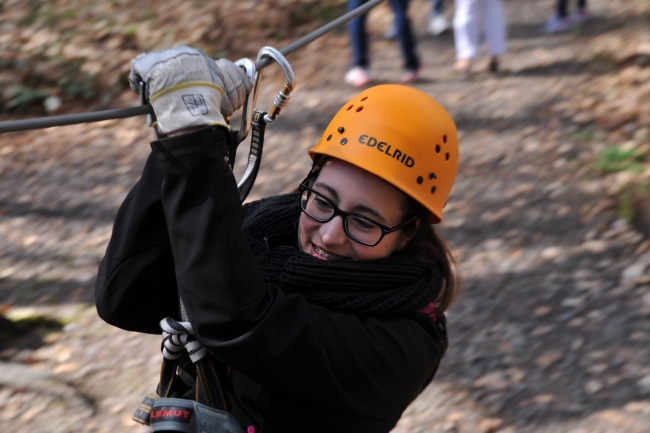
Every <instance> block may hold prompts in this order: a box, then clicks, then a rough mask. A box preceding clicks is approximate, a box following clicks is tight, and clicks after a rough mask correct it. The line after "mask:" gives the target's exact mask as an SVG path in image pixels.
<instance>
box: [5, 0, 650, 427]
mask: <svg viewBox="0 0 650 433" xmlns="http://www.w3.org/2000/svg"><path fill="white" fill-rule="evenodd" d="M551 3H552V2H549V1H532V0H516V1H515V0H509V1H506V2H505V5H506V7H507V15H508V22H509V23H510V24H509V33H510V52H509V54H508V55H507V56H505V57H504V60H503V70H502V72H500V73H499V74H498V75H488V74H487V73H484V72H482V71H480V68H482V64H480V63H477V66H476V69H477V72H476V73H475V74H473V75H472V76H471V77H469V78H464V77H458V76H454V75H453V74H452V73H451V72H450V66H451V64H452V62H453V60H454V53H453V39H452V36H451V35H449V34H446V35H443V36H441V37H438V38H432V37H430V36H428V35H426V34H425V31H424V29H425V28H426V15H427V11H428V8H429V5H428V3H427V2H415V3H414V5H413V10H412V15H413V16H414V21H415V25H416V28H417V29H418V32H419V33H420V36H421V39H420V40H421V42H420V46H419V51H420V53H421V55H422V57H423V61H424V69H423V80H422V81H421V82H419V83H417V84H416V87H418V88H420V89H422V90H424V91H426V92H429V93H431V94H432V95H434V96H435V97H436V98H438V99H439V100H440V101H441V103H442V104H443V105H444V106H446V107H447V108H448V109H449V110H450V112H451V113H452V115H453V116H454V118H455V119H456V120H457V124H458V127H459V130H460V141H461V166H460V171H459V177H458V180H457V183H456V185H455V187H454V191H453V193H452V198H451V200H450V202H449V205H448V206H447V210H446V212H447V213H446V219H445V223H444V225H443V227H442V228H441V230H442V233H443V235H444V236H445V237H446V238H447V239H448V240H449V241H450V243H451V244H452V246H453V248H454V250H455V251H456V252H457V256H458V261H459V264H460V269H461V272H462V275H463V282H464V284H463V290H462V293H461V295H460V296H459V298H458V300H457V301H456V303H455V304H454V306H453V307H452V309H451V311H450V312H449V332H450V344H451V345H450V349H449V352H448V353H447V355H446V356H445V359H444V360H443V363H442V366H441V369H440V371H439V373H438V375H437V377H436V379H435V381H434V383H433V384H432V385H431V386H430V387H429V388H427V389H426V390H425V391H424V392H423V393H422V395H421V396H420V397H419V398H418V399H417V400H416V401H415V402H414V403H413V404H412V405H411V407H409V408H408V409H407V411H406V412H405V413H404V416H403V418H402V420H401V421H400V422H399V424H398V425H397V427H396V428H395V430H394V433H398V432H399V433H406V432H410V433H416V432H458V433H464V432H484V433H489V432H500V433H512V432H535V433H546V432H571V433H578V432H603V433H605V432H606V433H621V432H625V433H628V432H629V433H632V432H650V361H649V360H650V321H649V320H648V319H649V318H650V278H649V273H648V269H649V268H650V242H649V241H647V240H645V239H644V238H643V236H642V235H641V234H640V233H638V232H636V231H635V230H634V229H633V228H632V227H631V226H630V225H629V224H627V223H626V222H625V221H624V220H621V219H618V218H617V215H616V212H615V209H613V208H612V204H611V200H610V199H609V198H608V197H609V193H611V189H612V183H616V182H617V181H618V180H613V179H612V178H604V177H601V176H596V175H595V174H594V173H593V171H592V170H591V169H590V164H591V162H592V161H593V160H594V158H595V157H596V155H597V154H598V152H599V151H600V150H602V149H603V148H604V146H605V144H606V143H605V139H604V138H603V136H602V135H599V134H598V130H597V128H596V127H595V126H594V125H597V124H598V123H597V118H596V116H597V114H596V113H592V112H589V111H586V112H585V110H583V109H582V108H581V106H580V103H581V101H583V100H584V98H585V97H586V95H588V94H589V92H590V91H591V90H590V89H591V87H590V86H592V85H593V83H594V80H595V79H596V77H599V76H600V75H603V74H600V73H599V70H598V68H597V65H598V62H599V61H600V58H597V57H596V56H595V54H594V52H595V51H594V50H595V49H594V47H593V40H594V39H595V38H604V37H608V35H611V36H612V37H615V36H616V34H617V33H618V32H621V31H622V29H623V26H624V24H625V17H626V15H625V9H624V8H623V7H622V4H623V3H624V2H623V1H622V0H618V1H611V2H608V1H605V0H594V1H592V2H590V7H591V8H592V12H593V15H594V18H593V19H592V21H591V22H589V23H587V24H586V25H585V26H584V27H583V28H582V29H581V30H579V31H576V32H572V33H569V34H564V35H559V36H546V35H544V34H542V32H541V28H542V25H543V22H544V20H545V18H547V16H548V15H549V12H550V10H551ZM373 16H374V21H373V26H372V33H373V35H374V36H375V39H374V40H373V45H372V50H373V62H374V63H373V69H372V73H373V76H374V77H375V78H376V80H377V81H378V82H390V81H394V80H395V79H396V78H397V77H398V76H399V73H400V70H399V67H400V64H401V58H400V55H399V52H398V51H397V50H396V48H395V47H394V45H393V44H392V43H391V42H389V41H382V40H380V38H379V35H381V33H382V32H383V31H384V30H385V28H386V27H387V25H388V23H389V20H390V13H389V12H388V11H387V9H381V10H378V11H376V12H374V15H373ZM649 40H650V36H649ZM311 50H312V51H311V52H312V53H313V52H315V50H329V51H323V52H328V53H331V52H340V53H341V56H342V57H340V58H337V57H331V58H330V57H325V56H323V57H322V58H321V59H320V60H319V62H316V65H317V66H318V67H319V69H318V70H316V71H314V68H315V66H314V62H312V63H307V62H305V61H303V60H300V59H296V60H295V61H294V60H293V59H291V58H290V60H291V61H292V63H293V65H294V69H295V72H296V76H297V77H298V85H299V87H298V89H297V90H296V92H295V95H294V97H293V99H292V101H291V103H290V105H289V106H288V107H287V109H286V110H285V112H284V113H283V115H282V117H281V119H280V120H279V121H278V122H277V123H276V124H274V125H271V126H270V127H269V128H268V130H267V137H268V138H267V142H266V143H267V144H266V149H267V150H266V152H265V159H264V162H263V166H262V171H261V174H260V176H259V179H258V182H257V184H256V186H255V188H254V190H253V193H252V194H251V197H250V199H255V198H260V197H264V196H267V195H270V194H276V193H279V192H285V191H289V190H290V189H292V188H293V187H295V185H296V183H297V181H299V179H300V178H301V176H302V175H303V174H304V172H305V170H307V168H308V167H309V162H308V158H307V157H306V154H305V151H306V149H308V148H309V147H310V146H311V145H312V143H314V142H315V140H316V139H317V137H318V135H319V131H321V130H322V129H323V128H324V126H325V125H326V124H327V120H328V119H329V118H331V116H332V115H333V114H334V113H335V111H336V109H337V108H338V107H339V106H340V105H341V104H342V103H343V102H344V101H346V100H347V99H348V98H349V97H350V96H351V95H352V94H353V92H352V91H351V90H350V89H349V88H345V87H343V86H341V83H340V81H341V80H340V77H342V76H343V74H344V72H345V70H346V65H345V64H344V63H343V61H342V60H341V59H345V58H346V56H347V51H346V50H347V47H346V45H345V39H344V38H342V37H341V36H332V37H330V38H329V39H326V40H325V41H322V42H321V43H319V44H318V45H316V46H315V47H312V48H311ZM328 55H331V54H328ZM645 69H647V67H646V68H645ZM270 76H271V79H270V80H269V82H273V83H276V82H277V83H279V82H280V81H279V80H278V79H277V75H274V74H270ZM301 77H305V79H304V80H303V81H301ZM275 86H276V84H273V85H268V86H267V87H266V88H265V89H264V91H263V93H262V95H261V96H260V102H261V104H262V105H264V104H268V103H269V101H270V100H271V99H272V97H273V94H274V93H275V91H276V89H275ZM583 95H584V96H583ZM132 103H135V98H133V102H132ZM646 104H647V101H646ZM577 113H579V114H580V115H577ZM628 125H630V124H626V126H625V127H626V128H627V130H626V134H627V135H628V137H627V139H628V140H632V141H633V140H637V141H641V140H644V139H645V138H644V137H646V136H644V135H643V134H642V133H639V132H638V131H640V130H642V127H643V126H644V125H636V124H631V126H628ZM645 126H647V125H645ZM149 137H150V132H149V131H147V129H146V128H145V127H144V125H142V119H129V120H124V121H119V122H118V121H107V122H103V123H102V124H95V125H80V126H71V127H64V128H53V129H50V130H47V131H34V132H29V133H20V134H11V135H9V134H7V135H4V136H0V243H1V244H2V250H1V251H0V304H1V305H4V306H5V307H4V308H5V309H6V310H7V314H8V315H10V316H12V317H19V316H24V317H29V316H33V315H35V314H48V315H52V316H54V317H58V318H60V319H62V320H64V321H65V322H66V323H67V325H66V326H65V327H64V328H63V329H62V330H61V331H59V332H56V333H53V334H49V335H48V336H47V337H45V338H44V340H43V341H42V342H40V343H38V342H37V344H36V345H35V346H34V345H33V344H32V345H30V344H27V343H25V342H24V341H22V342H21V341H16V342H15V344H12V345H10V347H8V348H5V349H4V350H2V351H0V360H2V362H4V363H7V364H8V365H3V364H0V423H1V424H2V425H4V426H6V428H7V431H12V432H15V433H20V432H79V431H84V432H85V431H93V432H109V431H110V432H116V431H133V432H138V431H146V429H144V428H139V427H137V426H136V424H134V423H132V422H131V421H130V417H131V414H132V412H133V410H134V409H135V407H136V406H137V404H138V403H139V401H140V400H141V398H142V396H144V395H145V394H147V393H150V392H152V391H153V390H154V389H155V385H156V382H157V380H156V375H157V372H158V364H159V357H160V355H159V339H158V337H156V336H143V335H138V334H133V333H127V332H124V331H121V330H118V329H115V328H112V327H109V326H107V325H106V324H104V323H103V322H102V321H101V320H100V319H99V318H98V317H97V316H96V313H95V311H94V307H93V304H92V288H93V283H94V277H95V274H96V268H97V264H98V262H99V260H101V257H102V255H103V252H104V249H105V247H106V243H107V241H108V239H109V237H110V229H111V224H112V220H113V218H114V215H115V212H116V211H117V208H118V206H119V204H120V203H121V201H122V200H123V198H124V197H125V195H126V193H127V192H128V190H129V188H130V186H131V185H132V184H133V183H134V182H135V181H136V180H137V178H138V176H139V172H140V170H141V168H142V165H143V162H144V160H145V158H146V156H147V153H148V146H147V141H148V140H149ZM648 137H650V135H648ZM241 154H243V152H241ZM243 159H244V158H243V156H240V161H239V164H238V172H241V170H242V167H243V162H244V161H243ZM32 343H34V342H32ZM5 346H6V345H5ZM38 346H40V347H38ZM36 347H38V348H36ZM26 366H28V367H29V368H27V369H26ZM20 368H23V369H22V370H21V369H20ZM9 372H11V374H9ZM17 375H24V376H25V377H26V378H27V379H26V380H23V379H21V380H17V379H16V376H17ZM43 381H45V382H44V383H48V384H50V385H48V386H47V387H45V386H43V384H42V383H43ZM48 381H49V382H48Z"/></svg>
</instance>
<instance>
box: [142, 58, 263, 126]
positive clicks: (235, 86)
mask: <svg viewBox="0 0 650 433" xmlns="http://www.w3.org/2000/svg"><path fill="white" fill-rule="evenodd" d="M140 81H144V82H145V83H147V84H148V86H149V94H148V95H147V96H148V97H149V101H150V103H151V105H152V106H153V110H154V112H155V113H156V118H157V120H156V124H154V127H155V128H156V131H157V132H158V133H159V134H167V133H169V132H172V131H178V130H181V129H187V128H192V127H196V126H204V125H222V126H225V127H226V128H228V124H227V123H226V122H225V120H224V116H230V115H231V114H232V113H233V112H234V111H235V110H237V109H238V108H239V107H241V106H242V105H243V104H244V101H245V99H246V95H247V94H248V93H249V92H250V91H251V87H252V86H251V82H250V81H249V79H248V77H247V76H246V73H245V72H244V70H243V69H241V68H240V67H238V66H235V64H234V63H232V62H230V61H228V60H226V59H219V60H217V61H216V62H215V61H214V60H212V59H211V58H210V57H208V56H207V55H206V54H205V53H204V52H203V51H201V50H198V49H194V48H190V47H187V46H184V45H177V46H175V47H173V48H169V49H166V50H161V51H152V52H150V53H142V54H140V55H139V56H138V57H136V58H135V59H133V60H132V61H131V73H130V74H129V82H130V83H131V89H133V91H134V92H136V93H140V84H139V83H140Z"/></svg>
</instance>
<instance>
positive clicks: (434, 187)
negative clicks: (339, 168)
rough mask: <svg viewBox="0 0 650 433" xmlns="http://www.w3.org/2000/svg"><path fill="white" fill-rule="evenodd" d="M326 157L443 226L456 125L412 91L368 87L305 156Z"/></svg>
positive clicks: (453, 164) (455, 153)
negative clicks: (395, 192) (399, 195)
mask: <svg viewBox="0 0 650 433" xmlns="http://www.w3.org/2000/svg"><path fill="white" fill-rule="evenodd" d="M316 155H327V156H331V157H333V158H337V159H340V160H343V161H346V162H348V163H350V164H353V165H356V166H357V167H360V168H362V169H364V170H366V171H368V172H370V173H372V174H374V175H375V176H378V177H380V178H381V179H384V180H385V181H386V182H388V183H390V184H392V185H393V186H395V187H396V188H398V189H400V190H401V191H402V192H404V193H405V194H407V195H409V196H410V197H412V198H413V199H415V200H416V201H417V202H418V203H420V204H421V205H422V206H424V207H425V208H426V209H428V210H429V211H430V212H431V223H433V224H436V223H439V222H440V221H442V209H443V208H444V206H445V204H446V203H447V197H449V193H450V191H451V187H452V186H453V184H454V179H455V178H456V172H457V171H458V137H457V133H456V125H455V123H454V121H453V119H452V118H451V116H450V115H449V113H447V110H445V109H444V108H443V107H442V105H440V104H439V103H438V102H437V101H436V100H435V99H433V98H432V97H431V96H429V95H427V94H426V93H424V92H421V91H420V90H417V89H414V88H412V87H407V86H402V85H397V84H386V85H381V86H375V87H371V88H369V89H366V90H364V91H363V92H361V93H359V94H358V95H357V96H355V97H354V98H352V99H351V100H350V101H348V102H347V104H345V105H344V106H343V108H341V109H340V110H339V112H338V113H336V115H335V116H334V118H333V119H332V121H331V122H330V124H329V125H328V126H327V128H326V129H325V132H324V133H323V135H322V136H321V138H320V140H319V141H318V143H316V145H315V146H314V147H313V148H311V149H310V150H309V156H310V157H311V158H312V159H314V157H315V156H316Z"/></svg>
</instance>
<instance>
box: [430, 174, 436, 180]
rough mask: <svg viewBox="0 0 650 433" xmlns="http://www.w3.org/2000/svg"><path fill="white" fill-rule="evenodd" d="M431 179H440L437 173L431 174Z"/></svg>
mask: <svg viewBox="0 0 650 433" xmlns="http://www.w3.org/2000/svg"><path fill="white" fill-rule="evenodd" d="M429 179H438V176H436V174H435V173H429Z"/></svg>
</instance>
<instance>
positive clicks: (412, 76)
mask: <svg viewBox="0 0 650 433" xmlns="http://www.w3.org/2000/svg"><path fill="white" fill-rule="evenodd" d="M418 78H420V70H419V69H416V70H414V71H406V72H405V73H404V75H402V77H401V78H400V79H399V82H400V83H402V84H410V83H413V82H415V81H417V80H418Z"/></svg>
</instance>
